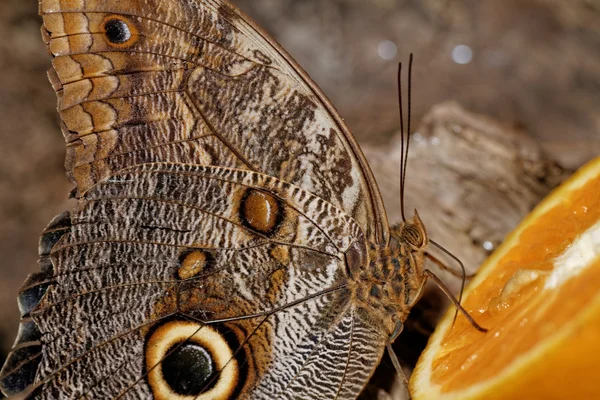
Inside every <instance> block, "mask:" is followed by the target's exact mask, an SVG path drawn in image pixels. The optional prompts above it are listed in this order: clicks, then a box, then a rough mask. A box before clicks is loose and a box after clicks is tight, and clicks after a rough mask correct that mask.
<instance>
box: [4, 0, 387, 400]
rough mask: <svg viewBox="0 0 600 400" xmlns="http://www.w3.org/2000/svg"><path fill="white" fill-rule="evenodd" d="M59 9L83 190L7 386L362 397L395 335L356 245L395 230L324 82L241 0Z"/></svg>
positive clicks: (27, 294) (27, 299)
mask: <svg viewBox="0 0 600 400" xmlns="http://www.w3.org/2000/svg"><path fill="white" fill-rule="evenodd" d="M40 10H41V13H42V15H43V18H44V28H43V30H42V33H43V36H44V38H45V40H46V42H47V43H48V48H49V49H50V52H51V53H52V54H53V55H54V56H55V57H54V59H53V69H52V70H51V71H50V73H49V75H50V80H51V82H52V84H53V86H54V88H55V89H56V91H57V96H58V109H59V113H60V116H61V120H62V130H63V133H64V135H65V138H66V141H67V162H66V168H67V172H68V175H69V177H70V179H71V180H72V181H73V182H74V183H75V184H76V187H77V191H76V196H77V197H78V199H79V205H78V207H77V209H75V210H74V211H73V212H71V213H65V214H62V215H60V216H58V217H57V218H56V219H55V220H53V221H52V223H51V224H50V225H49V226H48V228H47V229H46V230H45V232H44V234H43V236H42V239H41V241H40V264H41V267H42V268H41V271H40V272H39V273H37V274H33V275H32V276H30V277H29V278H28V281H27V282H26V283H25V285H24V287H23V289H22V291H21V294H20V296H19V304H20V307H21V312H22V316H23V319H22V323H21V326H20V329H19V334H18V337H17V342H16V346H15V348H14V349H13V351H12V352H11V354H10V356H9V358H8V361H7V363H6V364H5V366H4V368H3V370H2V374H1V377H0V378H1V379H0V383H1V385H2V388H3V390H4V391H5V392H7V393H11V394H14V393H19V392H22V391H23V390H25V393H27V394H28V395H30V396H32V397H35V398H48V399H54V398H148V397H150V396H151V395H152V396H153V397H154V398H156V399H163V398H164V399H218V398H231V397H240V398H257V399H264V398H306V399H311V398H315V396H317V397H320V396H322V395H325V396H326V397H327V398H354V397H356V396H357V394H358V393H359V392H360V390H361V388H362V387H363V386H364V384H365V383H366V381H367V379H368V377H369V376H370V374H371V373H372V370H373V368H374V366H375V365H376V363H377V362H378V360H379V359H380V357H381V353H382V349H383V345H384V342H385V339H386V338H384V337H382V336H381V329H380V328H379V327H378V326H376V325H374V323H373V322H372V321H371V320H370V319H369V318H368V316H365V315H362V314H361V312H360V310H358V309H356V308H355V307H354V306H353V304H352V302H351V301H350V300H351V299H350V297H351V295H350V293H349V291H348V289H347V288H346V286H345V284H346V282H347V278H348V276H347V268H348V265H347V258H348V257H350V258H352V263H353V265H354V263H355V262H358V263H359V264H361V263H362V265H364V264H365V263H366V262H367V261H366V257H367V256H366V248H367V243H385V242H386V241H387V240H388V236H389V234H388V227H387V221H386V218H385V211H384V209H383V206H382V202H381V199H380V195H379V193H378V191H377V188H376V185H375V182H374V180H373V178H372V175H371V173H370V171H369V168H368V166H367V165H366V162H365V161H364V158H363V156H362V153H361V152H360V150H359V148H358V146H357V144H356V143H355V141H354V139H353V138H352V136H351V135H350V133H349V132H348V130H347V128H346V127H345V125H344V123H343V122H342V121H341V119H340V118H339V117H338V116H337V114H336V112H335V110H334V109H333V107H332V106H331V105H330V104H329V102H328V101H327V100H326V99H325V98H324V96H323V95H322V93H321V92H320V91H319V89H318V88H317V87H316V86H315V85H314V84H313V83H312V82H311V81H310V79H309V78H308V77H307V76H306V74H305V73H304V72H302V71H301V69H300V68H299V67H298V66H297V65H295V64H294V63H293V62H292V61H290V59H289V57H288V56H287V55H286V54H285V53H284V51H283V50H282V49H281V48H279V47H278V46H277V45H276V44H275V43H273V42H272V41H271V40H270V39H268V38H267V37H266V36H265V35H264V34H262V33H260V31H259V30H258V29H257V28H256V27H255V26H254V25H252V24H251V23H250V22H248V20H247V19H246V18H245V17H243V16H242V15H241V14H240V13H239V12H238V11H237V10H235V9H234V8H232V7H231V6H230V5H228V4H227V3H225V2H223V1H216V0H205V1H192V0H168V1H166V0H146V1H141V0H126V1H123V0H41V2H40ZM29 384H32V385H31V386H30V387H29V388H26V387H27V386H29Z"/></svg>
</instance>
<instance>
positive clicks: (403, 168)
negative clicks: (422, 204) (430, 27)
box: [398, 53, 413, 222]
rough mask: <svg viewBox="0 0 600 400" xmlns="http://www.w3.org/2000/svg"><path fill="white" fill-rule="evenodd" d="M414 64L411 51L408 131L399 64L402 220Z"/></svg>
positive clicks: (400, 64) (399, 65)
mask: <svg viewBox="0 0 600 400" xmlns="http://www.w3.org/2000/svg"><path fill="white" fill-rule="evenodd" d="M412 64H413V54H412V53H410V58H409V60H408V105H407V109H408V118H407V125H406V127H407V128H406V132H405V131H404V113H403V112H402V105H403V101H402V63H399V64H398V106H399V110H400V131H401V135H400V138H401V148H400V211H401V213H402V221H404V222H406V217H405V215H404V188H405V187H406V165H407V164H408V148H409V146H410V115H411V105H410V103H411V102H412V99H411V98H412V95H411V92H412V89H411V87H412ZM405 136H406V146H405V140H404V138H405Z"/></svg>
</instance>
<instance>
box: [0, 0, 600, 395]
mask: <svg viewBox="0 0 600 400" xmlns="http://www.w3.org/2000/svg"><path fill="white" fill-rule="evenodd" d="M165 1H166V0H165ZM234 3H235V4H237V5H238V6H240V7H241V8H242V9H243V10H244V11H246V12H247V13H248V14H249V15H250V16H251V17H252V18H254V19H255V20H256V21H257V22H258V24H259V25H260V26H262V27H263V28H264V29H265V30H266V31H267V32H269V33H271V34H272V35H273V36H274V37H275V38H276V39H277V40H278V41H279V42H280V43H281V44H282V45H283V46H284V47H285V48H286V49H287V50H288V51H289V52H290V53H291V55H292V56H293V57H294V58H295V59H296V60H297V61H298V62H299V64H300V65H302V66H303V67H304V69H306V70H307V71H308V73H309V74H310V75H311V76H312V77H313V79H314V80H315V81H316V82H317V83H318V84H319V85H320V86H321V88H322V89H323V90H324V91H325V93H326V94H327V95H328V96H329V98H330V99H331V100H332V102H333V103H334V104H335V105H336V107H337V108H338V110H339V111H340V114H341V115H342V116H343V117H344V118H345V119H346V121H347V122H348V124H349V126H350V128H351V130H352V131H353V132H354V134H355V136H356V138H357V139H358V141H359V143H360V144H361V146H362V147H363V149H364V150H365V153H366V154H367V157H368V158H369V160H370V161H371V163H372V167H373V169H374V171H375V175H376V177H377V179H378V181H379V184H380V187H381V190H382V192H383V194H384V197H385V200H386V204H387V206H388V212H389V213H390V220H392V221H395V222H397V220H398V218H399V216H398V212H397V211H398V210H397V204H398V196H397V193H398V186H397V169H398V167H399V164H398V160H399V158H398V154H399V153H398V151H399V150H398V149H399V144H398V140H397V134H398V131H399V122H398V105H397V83H396V69H397V64H398V62H399V61H407V60H408V55H409V53H411V52H412V53H414V54H415V64H414V75H413V102H412V110H413V114H412V120H413V127H415V129H416V130H417V131H418V132H419V135H418V137H417V139H421V140H420V143H421V145H420V146H419V145H418V144H419V140H413V142H417V145H415V147H414V151H413V153H412V154H411V156H412V159H414V160H415V161H414V162H412V161H411V162H412V164H411V166H410V167H409V168H412V170H411V169H409V182H410V180H412V181H413V182H416V183H415V184H413V190H412V192H416V193H412V194H411V190H410V189H411V186H410V183H409V188H408V189H409V190H408V192H409V197H410V198H409V204H411V205H418V206H419V209H420V210H422V209H433V210H434V211H435V210H439V207H445V208H446V209H455V208H457V207H458V208H460V205H461V204H462V205H463V208H464V209H465V213H469V215H472V214H477V215H479V216H481V215H493V216H494V215H495V218H492V217H490V218H488V220H487V222H486V221H485V218H481V217H478V218H477V219H476V222H477V223H472V221H473V220H472V219H469V217H461V218H462V219H459V222H458V224H459V225H460V223H461V222H460V221H462V223H463V224H466V223H465V221H466V220H468V221H471V222H469V223H470V224H471V225H469V228H468V229H467V228H464V227H463V228H460V229H462V231H465V232H466V231H468V232H466V234H465V235H466V236H465V238H466V239H465V241H466V242H465V243H468V246H473V248H474V249H475V250H474V252H475V253H473V254H474V255H472V256H471V255H470V254H466V258H467V259H468V262H467V264H469V265H472V267H471V268H475V266H476V265H477V263H478V261H479V259H480V258H482V257H483V256H484V255H485V254H487V253H489V251H491V250H493V248H494V247H495V246H496V245H497V243H499V242H500V241H501V239H502V237H503V235H504V234H505V233H506V231H507V230H509V229H510V228H512V226H514V224H515V223H517V222H518V220H519V218H520V217H521V216H522V215H523V214H525V213H526V212H527V211H528V210H529V209H530V208H531V206H533V205H534V204H535V202H536V201H537V200H539V198H540V197H541V196H543V195H544V194H545V193H546V192H547V190H549V189H550V188H551V187H552V186H554V185H555V184H556V183H557V182H558V181H560V179H562V178H563V177H564V176H565V175H566V174H568V172H569V171H570V170H572V169H574V168H577V167H578V166H580V165H581V164H582V163H583V162H585V161H587V160H589V159H591V158H593V157H594V156H596V155H598V154H600V1H598V0H572V1H563V0H503V1H493V0H461V1H457V0H454V1H450V0H421V1H417V0H236V1H234ZM40 24H41V22H40V18H39V17H38V15H37V2H36V1H35V0H3V1H2V2H0V37H1V38H2V39H3V40H2V41H0V47H1V48H0V121H1V122H0V255H1V259H0V302H1V303H0V304H1V307H0V349H1V352H0V354H1V356H0V360H3V358H4V355H5V354H6V352H7V351H8V349H9V348H10V346H11V344H12V340H13V338H14V335H15V333H16V329H17V320H18V311H17V307H16V295H17V291H18V288H19V286H20V285H21V283H22V282H23V280H24V279H25V277H26V276H27V274H28V273H30V272H32V271H34V270H35V269H36V268H37V264H36V259H37V240H38V236H39V233H40V231H41V230H42V229H43V227H44V226H45V225H46V224H47V223H48V221H49V220H50V219H51V218H52V217H53V216H54V215H56V214H58V213H60V212H62V211H63V210H65V209H66V208H67V207H70V205H69V203H68V202H67V200H66V198H67V194H68V192H69V191H70V189H71V185H70V184H69V183H68V182H67V180H66V178H65V177H64V171H63V165H62V164H63V160H64V153H65V151H64V142H63V139H62V135H61V133H60V130H59V127H58V117H57V115H56V112H55V108H56V100H55V96H54V93H53V91H52V89H51V87H50V85H49V83H48V82H47V79H46V73H45V71H46V70H47V69H48V68H49V66H50V59H49V56H48V54H47V52H46V50H45V48H44V45H43V43H42V40H41V38H40V34H39V27H40ZM449 101H451V102H453V103H448V102H449ZM436 107H437V108H436ZM432 109H434V111H433V112H432V111H431V110H432ZM435 110H437V111H435ZM444 121H445V122H448V121H450V122H448V123H445V122H444ZM457 121H458V122H457ZM436 127H437V128H436ZM444 127H446V128H448V127H450V130H451V131H452V130H453V131H454V134H458V133H460V132H462V133H464V132H466V131H467V130H462V129H457V127H458V128H461V127H470V128H469V129H468V131H469V132H476V133H477V132H479V133H481V134H480V135H472V136H464V135H463V137H462V139H464V140H466V141H467V142H468V144H469V146H471V147H470V148H471V150H473V153H472V154H471V153H468V152H467V150H465V147H464V146H463V147H460V148H456V147H457V146H456V145H457V143H460V141H459V139H453V136H448V139H447V140H445V141H444V140H441V141H440V138H443V137H444V134H445V133H444V132H446V131H444V129H445V128H444ZM436 129H437V130H436ZM446 130H447V129H446ZM482 132H483V133H482ZM485 132H487V133H485ZM450 135H452V133H450ZM478 138H479V139H478ZM506 138H510V140H508V141H507V140H505V139H506ZM488 142H489V143H494V146H495V145H496V144H498V143H499V144H498V146H500V147H502V148H503V149H506V152H505V154H506V155H507V156H506V157H504V158H502V159H494V158H490V157H489V156H488V153H487V152H488V151H490V150H489V149H490V148H491V147H490V146H487V145H486V144H487V143H488ZM473 146H474V147H473ZM467 147H468V146H467ZM523 149H525V150H523ZM467 154H471V156H469V157H467ZM515 154H520V156H519V157H516V156H513V155H515ZM527 157H530V158H531V159H528V158H527ZM474 158H475V159H477V158H479V161H480V163H479V164H477V163H475V162H474ZM442 159H444V160H446V161H447V163H445V164H444V165H446V164H448V165H450V164H451V163H452V162H458V164H457V165H459V167H460V168H459V167H457V168H456V174H455V176H454V178H456V179H455V181H456V182H457V184H456V185H451V186H450V187H448V188H442V187H441V186H435V185H432V184H425V183H427V182H429V181H428V179H433V178H432V177H434V176H440V175H439V174H440V172H439V170H441V167H440V168H436V165H438V164H440V163H441V162H440V161H439V160H442ZM517 159H518V160H520V161H523V159H527V160H526V161H527V162H521V166H519V167H515V168H513V167H514V165H513V164H515V160H517ZM423 160H429V161H428V162H427V163H425V164H423V165H424V167H422V168H420V165H421V164H419V162H420V161H421V162H423ZM531 160H533V161H531ZM496 161H498V163H496ZM500 163H504V164H500ZM531 163H533V164H531ZM464 165H467V167H468V166H469V165H471V166H473V165H476V166H477V168H472V169H471V170H468V168H467V169H465V168H463V167H462V166H464ZM505 165H506V168H504V167H503V166H505ZM532 165H535V166H539V168H537V167H536V168H537V169H536V170H535V171H534V172H531V166H532ZM485 168H491V169H493V170H494V171H495V172H494V174H495V175H494V179H490V178H486V179H479V182H480V184H479V186H478V187H481V188H482V189H480V190H479V191H478V192H477V193H484V194H482V195H481V196H484V197H485V196H488V197H490V196H491V197H497V196H492V194H493V193H494V191H495V190H500V189H498V187H499V185H497V184H496V183H497V182H500V181H501V182H503V183H504V184H506V182H508V187H512V186H511V185H512V184H511V183H510V182H515V183H514V185H515V187H521V186H523V187H527V188H528V191H516V192H515V191H513V193H526V195H522V196H521V195H518V196H513V197H512V198H511V197H510V196H505V198H506V199H507V200H506V204H505V205H499V207H500V208H495V210H496V212H495V213H494V207H495V206H494V205H490V204H489V203H488V204H487V206H486V207H483V206H482V204H481V203H482V197H477V201H474V200H473V204H472V205H471V206H469V207H464V203H461V202H456V203H452V204H446V205H445V206H439V205H433V206H432V207H429V206H430V203H427V199H429V200H431V201H432V202H435V201H436V197H439V196H438V195H439V194H440V193H441V192H442V191H443V192H444V193H446V192H448V193H453V191H455V190H458V191H460V190H461V189H460V188H459V186H460V182H465V179H466V182H467V186H468V185H469V184H470V183H472V182H474V181H477V179H473V177H474V176H475V178H477V174H481V172H480V171H481V170H482V169H485ZM394 171H396V172H394ZM411 171H412V172H411ZM436 171H437V172H436ZM411 174H412V175H411ZM436 174H437V175H436ZM441 176H443V174H442V175H441ZM524 176H526V177H533V178H532V179H529V178H527V179H524V178H523V177H524ZM454 178H453V179H454ZM439 179H441V178H438V180H439ZM455 181H452V182H455ZM434 182H435V180H434ZM419 184H420V186H419ZM505 189H506V188H505ZM507 190H508V189H506V190H504V192H503V193H507ZM426 192H428V193H429V194H428V195H427V194H426ZM460 193H463V192H460ZM463 194H464V193H463ZM419 196H421V198H422V199H425V200H423V201H419V200H417V199H418V197H419ZM462 199H464V196H463V197H462ZM519 202H521V203H519ZM431 204H433V203H431ZM476 205H479V207H480V208H478V207H477V206H476ZM502 207H512V209H515V210H517V211H516V212H515V213H513V214H510V217H507V218H506V220H503V221H501V222H502V223H498V219H502V218H503V217H502V216H503V215H508V214H506V213H498V212H497V211H498V209H502ZM490 213H491V214H490ZM434 214H435V213H434V212H431V215H432V216H433V215H434ZM458 214H460V213H458ZM453 221H454V222H453ZM482 221H483V222H482ZM490 221H491V222H490ZM426 222H427V221H426ZM434 225H435V223H434ZM446 225H447V226H446V228H448V226H450V227H456V225H457V223H456V222H455V220H452V221H450V222H448V223H446ZM482 227H483V228H482ZM434 228H435V229H434V231H436V229H438V228H436V227H434ZM484 228H485V229H484ZM440 229H442V230H443V227H442V228H440ZM448 229H450V230H448ZM448 229H447V230H448V232H447V233H446V234H445V236H447V237H450V238H452V237H453V236H455V235H453V234H452V231H451V228H448ZM481 229H483V232H486V233H485V234H479V236H480V237H478V238H475V239H474V238H473V237H474V236H473V235H474V233H473V232H475V236H477V232H481ZM440 235H441V236H442V237H443V236H444V233H443V232H442V233H440ZM486 235H487V236H486ZM488 236H489V237H490V238H489V240H488V239H486V238H487V237H488ZM492 236H493V238H492ZM450 241H451V240H450ZM453 246H454V249H452V250H454V251H456V252H457V253H459V255H462V256H463V257H465V254H464V253H462V254H460V253H461V251H465V250H464V248H465V247H468V246H463V245H461V243H460V241H459V242H453V243H450V247H453ZM433 296H434V297H433V300H432V298H431V297H426V298H425V299H424V303H423V304H422V305H421V306H420V308H419V309H417V310H415V313H414V314H415V315H416V317H415V318H416V319H420V318H422V317H423V314H427V310H428V307H429V306H432V305H431V303H432V302H433V303H435V301H436V300H435V299H436V297H435V295H433ZM432 307H433V306H432ZM432 318H435V317H432ZM416 325H419V323H417V324H416ZM421 325H422V324H421ZM425 325H431V323H429V324H427V323H426V324H425ZM422 328H423V327H422V326H421V327H417V328H415V332H420V333H415V335H414V336H410V330H409V332H408V333H407V334H406V335H408V336H406V337H405V339H404V340H403V342H404V343H406V344H407V345H406V346H405V347H407V348H404V349H399V352H402V351H403V352H404V353H405V354H408V355H407V356H405V357H403V358H404V359H405V360H406V361H407V363H408V364H409V366H410V364H411V363H414V360H415V359H416V357H417V356H418V353H419V351H420V349H421V348H422V346H424V344H425V341H426V335H427V331H428V329H430V328H431V326H430V327H429V328H427V327H426V329H422ZM423 330H424V331H425V333H423V332H422V331H423ZM419 335H420V336H419ZM403 336H404V335H403ZM401 339H402V337H401ZM388 367H389V364H388ZM388 389H389V388H388V387H385V390H386V391H387V390H388Z"/></svg>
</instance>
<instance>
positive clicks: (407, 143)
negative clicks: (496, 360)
mask: <svg viewBox="0 0 600 400" xmlns="http://www.w3.org/2000/svg"><path fill="white" fill-rule="evenodd" d="M412 64H413V54H412V53H410V58H409V59H408V105H407V106H408V118H407V119H406V122H407V123H406V149H405V153H404V166H403V168H404V169H403V170H402V199H403V200H404V187H405V186H406V165H407V164H408V147H409V146H410V116H411V103H412Z"/></svg>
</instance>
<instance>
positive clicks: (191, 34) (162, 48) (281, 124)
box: [40, 0, 388, 243]
mask: <svg viewBox="0 0 600 400" xmlns="http://www.w3.org/2000/svg"><path fill="white" fill-rule="evenodd" d="M40 5H41V13H42V15H43V18H44V28H43V33H44V37H45V40H46V42H47V43H48V48H49V50H50V52H51V53H52V54H53V55H54V56H55V57H54V59H53V67H54V68H53V70H51V71H50V78H51V81H52V82H53V86H54V88H55V89H56V91H57V93H58V98H59V105H58V109H59V113H60V116H61V119H62V122H63V133H64V135H65V138H66V141H67V148H68V154H67V163H66V167H67V171H68V174H69V176H70V178H71V179H72V180H73V181H74V182H75V183H76V184H77V189H78V192H79V194H82V193H84V192H85V191H86V190H88V189H89V188H90V187H92V186H93V185H94V184H95V183H96V182H99V181H102V180H103V179H106V178H107V177H108V176H110V175H111V174H112V173H113V172H115V171H118V170H120V169H122V168H125V167H127V166H132V165H136V164H141V163H146V162H156V161H168V162H184V163H195V164H203V165H222V166H226V167H235V168H244V169H249V170H254V171H259V172H262V173H264V174H267V175H271V176H274V177H276V178H279V179H281V180H283V181H286V182H288V183H292V184H295V185H297V186H299V187H301V188H303V189H305V190H308V191H309V192H311V193H313V194H315V195H317V196H319V197H321V198H323V199H326V200H328V201H329V202H331V203H332V204H334V205H335V206H337V207H339V208H341V209H342V210H344V211H345V212H346V213H347V214H348V215H350V216H352V217H353V218H354V219H355V220H356V221H357V222H358V223H359V224H360V226H361V227H362V229H363V230H364V232H366V234H367V237H368V238H369V239H370V240H371V241H373V242H375V243H385V242H386V240H387V238H388V227H387V219H386V218H385V211H384V208H383V203H382V201H381V198H380V195H379V192H378V189H377V187H376V184H375V180H374V178H373V176H372V174H371V172H370V170H369V167H368V165H367V164H366V161H365V159H364V156H363V155H362V153H361V151H360V149H359V147H358V145H357V144H356V142H355V140H354V139H353V137H352V135H351V134H350V133H349V131H348V129H347V127H346V126H345V124H344V123H343V121H342V120H341V118H340V117H339V116H338V115H337V113H336V111H335V110H334V109H333V107H332V106H331V105H330V103H329V102H328V101H327V100H326V99H325V97H324V95H323V94H322V93H321V92H320V90H319V89H318V88H317V87H316V85H315V84H314V83H312V81H311V80H310V78H308V76H307V75H306V74H305V73H304V72H303V71H302V70H301V69H300V67H299V66H297V65H296V64H295V63H294V62H293V61H291V59H290V58H289V56H287V55H286V53H285V52H284V50H282V49H281V48H280V47H279V46H278V45H276V44H275V43H274V42H273V41H272V40H270V39H269V38H268V37H267V36H266V35H264V34H262V33H261V32H260V31H259V30H258V28H257V27H256V26H255V25H253V24H252V23H250V22H249V20H248V19H247V18H246V17H245V16H242V15H241V14H240V12H239V11H238V10H236V9H234V8H233V7H232V6H231V5H230V4H228V3H227V2H225V1H222V0H203V1H200V0H168V1H165V0H128V1H123V0H78V1H71V0H41V3H40Z"/></svg>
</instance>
